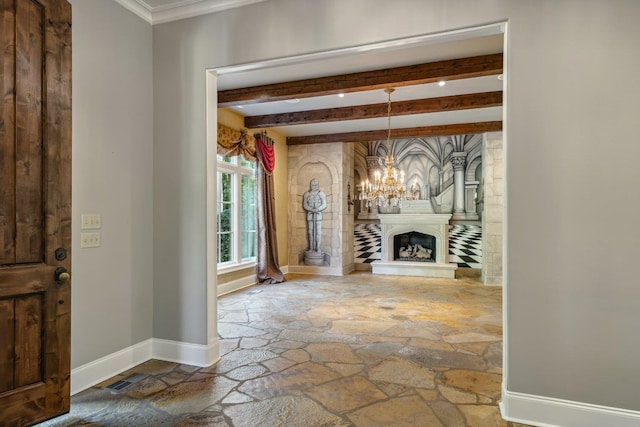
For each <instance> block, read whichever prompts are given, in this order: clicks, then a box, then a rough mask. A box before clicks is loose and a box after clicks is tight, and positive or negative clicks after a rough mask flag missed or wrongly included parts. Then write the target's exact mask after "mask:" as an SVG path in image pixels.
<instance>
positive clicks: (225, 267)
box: [216, 156, 258, 273]
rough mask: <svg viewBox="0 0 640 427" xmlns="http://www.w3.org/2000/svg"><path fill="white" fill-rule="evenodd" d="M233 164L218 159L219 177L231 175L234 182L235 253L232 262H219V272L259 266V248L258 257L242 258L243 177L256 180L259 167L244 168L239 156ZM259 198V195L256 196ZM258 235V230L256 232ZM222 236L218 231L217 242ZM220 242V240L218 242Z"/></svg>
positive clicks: (233, 223)
mask: <svg viewBox="0 0 640 427" xmlns="http://www.w3.org/2000/svg"><path fill="white" fill-rule="evenodd" d="M230 159H231V160H232V161H231V162H225V161H224V160H221V158H219V157H216V162H217V176H218V177H219V174H221V173H228V174H230V175H231V180H232V182H233V189H232V190H233V191H232V200H231V205H232V214H231V215H232V222H231V227H232V228H231V234H232V240H233V244H232V247H233V252H232V257H231V261H225V262H220V261H219V260H218V261H217V269H218V272H219V273H220V272H225V273H226V272H232V271H236V270H242V269H244V268H247V267H250V266H254V265H256V264H257V262H258V260H257V248H256V256H254V257H251V258H242V234H243V230H242V229H241V226H242V193H241V192H242V177H243V176H249V177H252V178H253V179H254V181H255V180H257V177H256V169H255V167H256V166H257V165H256V164H255V163H253V164H254V169H250V168H248V167H245V166H242V165H241V164H240V161H239V160H240V159H238V156H235V157H231V158H230ZM256 197H257V194H256ZM218 203H219V201H218V200H217V198H216V215H217V214H218ZM256 233H257V230H256ZM219 236H220V230H217V229H216V240H218V237H219ZM218 241H219V240H218Z"/></svg>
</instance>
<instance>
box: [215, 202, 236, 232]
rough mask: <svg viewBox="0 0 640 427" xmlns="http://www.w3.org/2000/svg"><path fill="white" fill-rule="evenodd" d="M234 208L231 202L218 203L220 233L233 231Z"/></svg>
mask: <svg viewBox="0 0 640 427" xmlns="http://www.w3.org/2000/svg"><path fill="white" fill-rule="evenodd" d="M232 215H233V209H232V205H231V203H218V233H228V232H230V231H233V216H232Z"/></svg>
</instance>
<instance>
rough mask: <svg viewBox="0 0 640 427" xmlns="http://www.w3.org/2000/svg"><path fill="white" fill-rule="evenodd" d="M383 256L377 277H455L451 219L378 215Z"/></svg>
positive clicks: (376, 266) (374, 264)
mask: <svg viewBox="0 0 640 427" xmlns="http://www.w3.org/2000/svg"><path fill="white" fill-rule="evenodd" d="M378 218H379V219H380V225H381V228H382V242H381V243H382V253H381V259H380V260H379V261H374V262H372V263H371V269H372V272H373V274H389V275H400V276H420V277H445V278H454V277H455V271H456V269H457V267H458V266H457V264H455V263H449V220H450V219H451V215H447V214H445V215H443V214H423V213H421V214H417V213H410V214H378Z"/></svg>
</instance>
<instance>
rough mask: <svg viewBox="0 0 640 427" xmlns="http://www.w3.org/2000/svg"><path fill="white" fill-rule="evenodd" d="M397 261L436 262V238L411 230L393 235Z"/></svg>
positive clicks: (394, 253)
mask: <svg viewBox="0 0 640 427" xmlns="http://www.w3.org/2000/svg"><path fill="white" fill-rule="evenodd" d="M393 259H394V260H395V261H414V262H415V261H417V262H435V259H436V238H435V236H432V235H430V234H424V233H419V232H417V231H410V232H408V233H403V234H396V235H395V236H393Z"/></svg>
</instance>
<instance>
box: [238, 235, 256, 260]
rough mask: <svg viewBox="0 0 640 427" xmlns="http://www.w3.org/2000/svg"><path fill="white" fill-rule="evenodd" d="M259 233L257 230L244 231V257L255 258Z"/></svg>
mask: <svg viewBox="0 0 640 427" xmlns="http://www.w3.org/2000/svg"><path fill="white" fill-rule="evenodd" d="M257 247H258V244H257V235H256V232H255V231H243V232H242V259H248V258H255V257H256V250H257Z"/></svg>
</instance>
